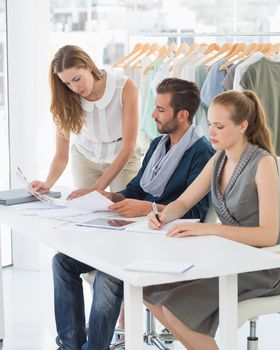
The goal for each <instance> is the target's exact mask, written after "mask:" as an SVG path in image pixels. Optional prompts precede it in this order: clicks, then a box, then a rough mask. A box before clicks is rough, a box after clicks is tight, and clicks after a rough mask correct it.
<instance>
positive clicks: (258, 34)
mask: <svg viewBox="0 0 280 350" xmlns="http://www.w3.org/2000/svg"><path fill="white" fill-rule="evenodd" d="M130 35H133V36H152V37H154V36H157V37H169V36H174V37H182V36H189V37H195V36H200V37H203V36H206V37H207V36H211V37H212V36H218V37H225V36H233V37H234V36H260V37H262V36H280V32H266V33H264V32H262V33H229V34H220V33H191V32H185V33H184V32H181V33H180V32H177V33H174V32H164V33H146V32H142V33H141V32H140V33H137V34H136V33H132V34H130Z"/></svg>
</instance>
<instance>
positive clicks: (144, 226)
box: [126, 219, 199, 234]
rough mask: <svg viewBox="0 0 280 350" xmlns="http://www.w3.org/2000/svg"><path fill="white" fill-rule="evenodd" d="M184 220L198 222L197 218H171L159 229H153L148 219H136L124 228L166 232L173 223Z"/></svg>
mask: <svg viewBox="0 0 280 350" xmlns="http://www.w3.org/2000/svg"><path fill="white" fill-rule="evenodd" d="M184 222H199V219H176V220H173V221H171V222H169V223H168V224H166V225H164V226H163V227H162V228H161V229H159V230H153V229H151V228H150V227H149V223H148V220H147V219H145V220H142V221H138V222H136V223H135V224H134V225H131V226H129V227H127V228H126V230H128V231H135V232H142V233H153V234H156V233H158V234H166V233H167V231H168V229H169V228H170V227H171V226H172V225H174V224H181V223H184Z"/></svg>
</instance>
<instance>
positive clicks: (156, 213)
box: [152, 202, 160, 222]
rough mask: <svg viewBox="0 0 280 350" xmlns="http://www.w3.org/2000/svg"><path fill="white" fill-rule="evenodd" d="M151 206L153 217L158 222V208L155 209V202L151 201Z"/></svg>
mask: <svg viewBox="0 0 280 350" xmlns="http://www.w3.org/2000/svg"><path fill="white" fill-rule="evenodd" d="M152 208H153V213H154V214H155V217H156V219H157V221H159V222H160V218H159V215H158V210H157V205H156V202H153V203H152Z"/></svg>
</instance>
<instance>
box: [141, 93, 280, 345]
mask: <svg viewBox="0 0 280 350" xmlns="http://www.w3.org/2000/svg"><path fill="white" fill-rule="evenodd" d="M208 121H209V137H210V140H211V143H212V145H213V147H214V148H215V149H216V150H217V152H216V154H215V155H214V156H213V157H212V158H211V159H210V161H209V162H208V164H207V165H206V166H205V168H204V169H203V170H202V172H201V173H200V175H199V176H198V177H197V178H196V180H195V181H194V182H193V183H192V184H191V186H189V187H188V189H187V190H186V191H185V192H184V193H183V194H182V195H181V196H180V197H179V198H178V199H177V200H176V201H174V202H172V203H170V204H169V205H168V206H166V207H165V208H164V210H163V211H162V213H161V214H160V216H159V220H160V221H158V220H157V219H156V217H155V215H154V214H153V213H150V214H149V218H150V225H151V227H153V228H159V227H161V226H162V225H163V224H165V223H166V222H169V221H171V220H173V219H175V218H179V217H181V216H182V214H183V213H185V212H186V211H187V210H189V209H190V208H191V207H192V206H193V205H194V204H195V203H197V201H199V200H200V198H202V197H204V196H205V194H206V193H208V192H209V190H210V189H211V197H212V201H213V205H214V208H215V210H216V212H217V215H218V217H219V219H220V221H221V224H206V223H198V224H187V223H186V224H177V225H174V226H173V227H172V228H171V229H170V231H169V232H168V235H169V236H170V237H187V236H204V235H216V236H221V237H224V238H227V239H232V240H234V241H237V242H240V243H243V244H248V245H250V246H254V247H266V246H272V245H274V244H276V243H277V242H279V177H278V172H277V165H276V159H275V156H274V151H273V147H272V143H271V136H270V132H269V130H268V127H267V124H266V120H265V115H264V112H263V109H262V106H261V104H260V101H259V99H258V97H257V96H256V95H255V94H254V93H253V92H251V91H245V92H237V91H227V92H225V93H222V94H220V95H218V96H216V97H215V98H214V100H213V102H212V103H211V105H210V107H209V110H208ZM218 290H219V288H218V278H210V279H199V280H195V281H187V282H179V283H171V284H165V285H159V286H151V287H146V288H145V289H144V299H145V300H146V305H147V306H148V308H149V309H150V310H151V311H152V313H153V314H154V315H155V316H156V317H157V318H158V319H159V320H160V322H161V323H162V324H164V325H165V326H166V327H167V329H169V330H170V331H171V332H172V333H173V334H174V335H175V336H176V337H177V338H178V339H179V340H180V341H181V342H182V344H183V345H184V346H185V347H186V348H187V349H189V350H217V349H218V346H217V344H216V342H215V340H214V336H215V333H216V330H217V327H218V323H219V319H218V309H219V295H218ZM279 294H280V269H279V268H278V269H271V270H263V271H256V272H249V273H243V274H240V275H239V276H238V299H239V301H242V300H246V299H250V298H257V297H260V296H265V295H267V296H269V295H279Z"/></svg>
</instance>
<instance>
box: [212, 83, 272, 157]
mask: <svg viewBox="0 0 280 350" xmlns="http://www.w3.org/2000/svg"><path fill="white" fill-rule="evenodd" d="M212 103H214V104H220V105H223V106H226V107H229V109H230V110H231V112H232V114H231V120H232V121H233V122H234V123H235V124H236V125H240V124H241V123H242V122H243V121H245V120H247V122H248V127H247V129H246V131H245V135H246V137H247V140H248V142H250V143H252V144H253V145H258V146H259V147H261V148H263V149H265V150H266V151H268V152H269V153H271V154H272V155H273V156H275V151H274V147H273V145H272V137H271V131H270V129H269V127H268V125H267V122H266V116H265V112H264V109H263V106H262V104H261V102H260V100H259V98H258V96H257V95H256V94H255V93H254V92H253V91H249V90H247V91H244V92H239V91H232V90H231V91H226V92H223V93H221V94H219V95H217V96H216V97H215V98H214V100H213V101H212Z"/></svg>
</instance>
